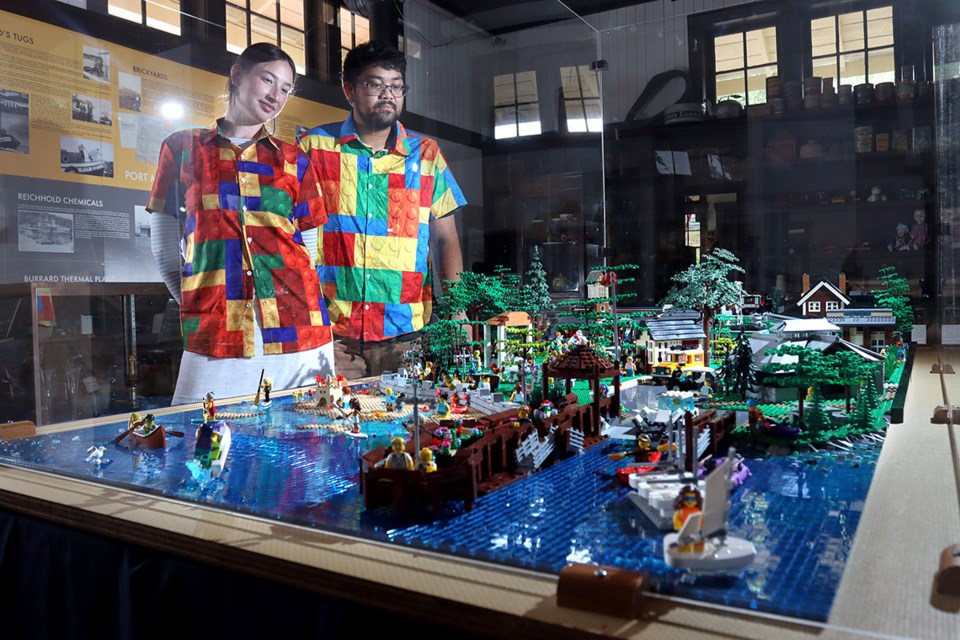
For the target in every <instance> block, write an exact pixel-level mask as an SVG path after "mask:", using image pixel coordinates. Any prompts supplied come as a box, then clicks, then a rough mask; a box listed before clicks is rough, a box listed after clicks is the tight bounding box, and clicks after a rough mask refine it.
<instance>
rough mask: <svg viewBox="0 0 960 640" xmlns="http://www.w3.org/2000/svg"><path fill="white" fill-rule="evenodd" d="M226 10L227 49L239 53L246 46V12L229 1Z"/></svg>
mask: <svg viewBox="0 0 960 640" xmlns="http://www.w3.org/2000/svg"><path fill="white" fill-rule="evenodd" d="M226 11H227V25H226V26H227V51H229V52H231V53H236V54H240V53H241V52H242V51H243V50H244V49H245V48H246V47H247V12H246V11H244V10H243V9H241V8H239V7H235V6H233V5H231V4H230V3H227V5H226Z"/></svg>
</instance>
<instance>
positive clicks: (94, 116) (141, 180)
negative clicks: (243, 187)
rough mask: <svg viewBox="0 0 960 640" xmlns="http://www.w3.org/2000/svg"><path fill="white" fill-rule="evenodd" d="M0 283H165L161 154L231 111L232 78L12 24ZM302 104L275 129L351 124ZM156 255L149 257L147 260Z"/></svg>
mask: <svg viewBox="0 0 960 640" xmlns="http://www.w3.org/2000/svg"><path fill="white" fill-rule="evenodd" d="M0 18H2V26H0V64H2V68H3V69H4V74H3V75H2V77H0V205H2V211H3V218H4V222H5V223H6V226H7V228H8V229H18V230H19V233H18V234H16V237H14V234H11V233H8V234H7V240H6V243H5V244H4V245H3V246H2V247H0V267H2V270H0V281H2V282H22V281H46V282H64V281H71V279H77V278H79V279H81V280H82V281H91V282H100V281H128V282H129V281H153V280H157V279H158V275H157V273H156V270H155V268H154V267H153V264H152V259H147V260H144V259H143V258H144V257H148V255H149V214H147V213H146V211H145V210H144V208H143V205H145V204H146V198H147V192H148V191H149V189H150V186H151V185H152V183H153V176H154V170H155V167H156V162H157V157H158V155H159V152H160V144H161V142H162V141H163V139H164V138H166V137H167V136H168V135H169V134H170V133H172V132H174V131H177V130H180V129H187V128H191V127H198V126H199V127H205V126H209V125H210V124H212V122H213V121H214V120H215V119H216V118H217V117H218V116H220V115H222V114H223V113H224V111H225V106H226V105H225V102H224V99H223V96H224V95H225V94H226V90H227V86H226V83H227V78H226V76H223V75H218V74H214V73H210V72H207V71H201V70H198V69H194V68H192V67H189V66H186V65H183V64H180V63H177V62H171V61H169V60H165V59H163V58H160V57H157V56H151V55H147V54H144V53H141V52H138V51H134V50H132V49H128V48H125V47H120V46H117V45H115V44H112V43H110V42H106V41H103V40H98V39H96V38H92V37H89V36H85V35H82V34H78V33H74V32H72V31H69V30H67V29H63V28H60V27H55V26H52V25H48V24H45V23H43V22H38V21H36V20H31V19H28V18H24V17H22V16H18V15H15V14H11V13H7V12H0ZM344 116H345V112H344V111H343V110H342V109H337V108H334V107H329V106H326V105H321V104H318V103H315V102H310V101H307V100H303V99H300V98H297V97H293V98H291V99H290V101H289V102H288V103H287V106H286V108H285V109H284V112H283V114H282V115H281V117H280V118H279V119H278V120H277V121H276V123H275V133H276V135H278V136H279V137H280V138H282V139H284V140H288V141H293V140H294V136H295V129H296V127H297V126H298V125H303V126H308V127H309V126H314V125H317V124H322V123H325V122H331V121H335V120H340V119H342V118H343V117H344ZM144 251H146V253H147V256H144V255H143V254H144Z"/></svg>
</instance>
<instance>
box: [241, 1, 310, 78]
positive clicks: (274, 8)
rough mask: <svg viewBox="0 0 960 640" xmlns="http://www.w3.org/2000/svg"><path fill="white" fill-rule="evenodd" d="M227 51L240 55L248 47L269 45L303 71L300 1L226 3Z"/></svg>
mask: <svg viewBox="0 0 960 640" xmlns="http://www.w3.org/2000/svg"><path fill="white" fill-rule="evenodd" d="M226 8H227V50H228V51H231V52H233V53H242V52H243V50H244V49H246V48H247V47H248V46H250V45H251V44H255V43H257V42H270V43H273V44H275V45H277V46H279V47H280V48H281V49H283V50H284V51H285V52H287V53H288V54H289V55H290V57H291V58H293V63H294V65H295V66H296V67H297V73H305V72H306V66H307V65H306V53H305V49H304V36H303V32H304V29H303V0H239V1H236V2H228V3H226Z"/></svg>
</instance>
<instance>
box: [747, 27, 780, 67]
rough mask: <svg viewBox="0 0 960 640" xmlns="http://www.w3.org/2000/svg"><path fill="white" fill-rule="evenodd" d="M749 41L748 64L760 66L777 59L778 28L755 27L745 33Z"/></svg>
mask: <svg viewBox="0 0 960 640" xmlns="http://www.w3.org/2000/svg"><path fill="white" fill-rule="evenodd" d="M744 37H745V38H746V41H747V66H750V67H760V66H764V65H768V64H770V63H773V62H776V61H777V30H776V29H775V28H774V27H767V28H765V29H754V30H752V31H747V32H746V33H745V34H744Z"/></svg>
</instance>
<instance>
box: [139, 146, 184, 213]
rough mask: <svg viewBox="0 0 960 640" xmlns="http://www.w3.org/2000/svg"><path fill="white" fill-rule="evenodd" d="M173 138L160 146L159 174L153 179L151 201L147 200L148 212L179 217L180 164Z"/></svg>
mask: <svg viewBox="0 0 960 640" xmlns="http://www.w3.org/2000/svg"><path fill="white" fill-rule="evenodd" d="M171 140H172V137H171V138H167V139H166V140H164V141H163V144H162V145H160V159H159V160H158V161H157V172H156V174H155V177H154V179H153V188H152V189H151V190H150V199H149V200H147V211H149V212H150V213H156V212H158V211H162V212H164V213H169V214H170V215H172V216H174V217H178V212H177V210H176V207H177V206H178V203H179V202H180V198H179V195H178V194H179V192H180V190H179V186H180V163H178V162H177V160H176V156H175V153H179V152H177V151H174V148H173V145H172V144H171Z"/></svg>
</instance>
